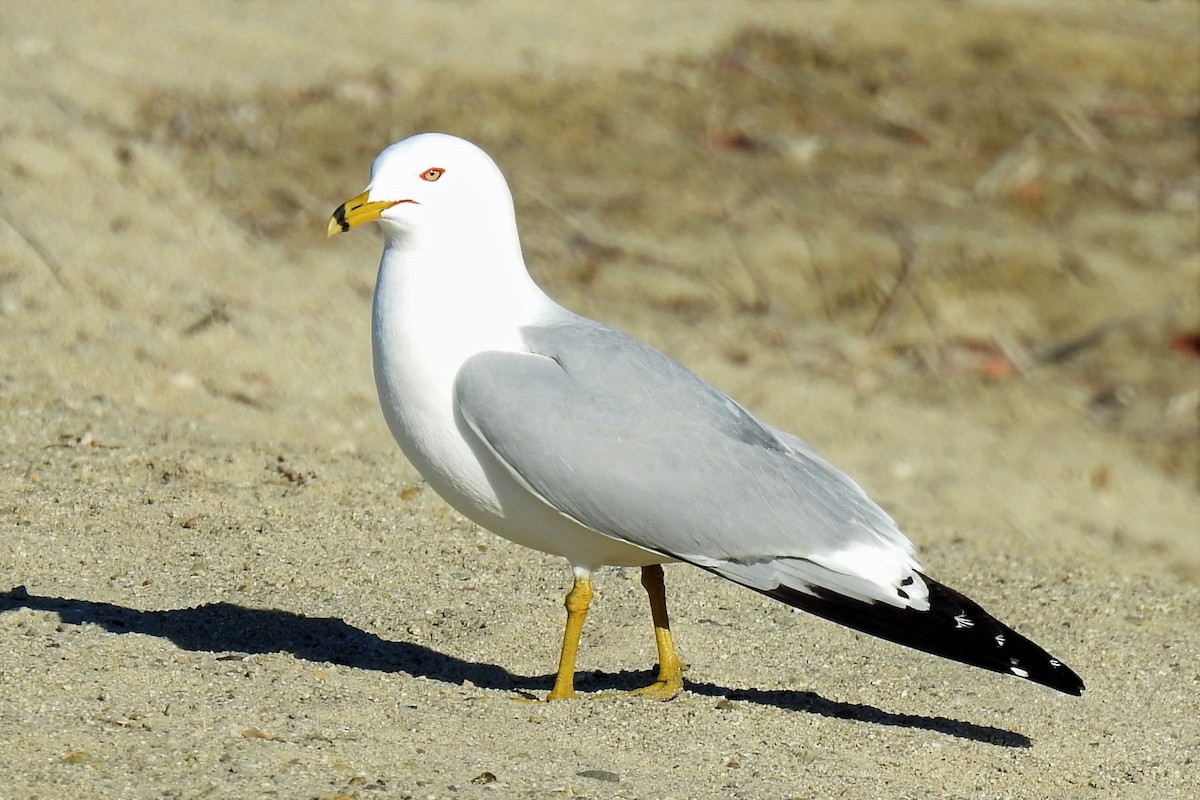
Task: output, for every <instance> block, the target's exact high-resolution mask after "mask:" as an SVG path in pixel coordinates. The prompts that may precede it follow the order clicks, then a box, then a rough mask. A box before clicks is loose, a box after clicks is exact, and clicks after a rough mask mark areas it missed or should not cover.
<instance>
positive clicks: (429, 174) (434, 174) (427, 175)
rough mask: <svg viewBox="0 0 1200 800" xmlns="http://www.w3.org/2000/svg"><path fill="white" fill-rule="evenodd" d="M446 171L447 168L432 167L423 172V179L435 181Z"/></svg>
mask: <svg viewBox="0 0 1200 800" xmlns="http://www.w3.org/2000/svg"><path fill="white" fill-rule="evenodd" d="M445 172H446V170H444V169H442V168H441V167H430V168H429V169H427V170H425V171H424V172H422V173H421V180H423V181H429V182H430V183H433V182H434V181H436V180H437V179H438V178H440V177H442V175H443V174H445Z"/></svg>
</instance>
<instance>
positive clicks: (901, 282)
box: [867, 219, 930, 336]
mask: <svg viewBox="0 0 1200 800" xmlns="http://www.w3.org/2000/svg"><path fill="white" fill-rule="evenodd" d="M883 227H884V228H885V229H886V230H887V232H888V234H889V235H890V236H891V237H892V240H893V241H895V242H896V246H897V248H899V251H900V271H899V273H898V274H897V275H896V282H895V283H894V284H892V290H891V291H890V292H888V295H887V297H885V298H884V301H883V305H882V306H880V307H879V312H878V313H876V315H875V319H874V320H872V322H871V325H870V327H868V328H867V335H868V336H876V335H878V334H879V333H881V332H882V331H883V329H884V328H885V327H887V326H888V325H889V324H890V323H891V321H892V317H894V316H895V314H896V309H897V308H899V306H900V291H901V290H902V289H907V290H908V292H909V294H911V295H912V296H913V299H914V300H916V302H917V305H918V306H920V308H921V312H922V313H923V314H925V316H926V318H927V319H929V318H930V316H929V312H928V310H927V309H926V308H925V307H924V305H923V304H921V301H920V299H919V298H917V296H916V293H915V292H914V291H913V290H912V289H911V287H910V285H909V284H911V283H912V281H913V280H914V277H915V275H916V269H915V267H914V265H915V264H916V259H917V245H916V242H914V241H913V238H912V234H911V233H910V232H909V230H908V226H907V225H905V224H904V223H902V222H900V221H899V220H895V219H889V220H884V223H883Z"/></svg>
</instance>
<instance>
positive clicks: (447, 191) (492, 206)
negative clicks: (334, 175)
mask: <svg viewBox="0 0 1200 800" xmlns="http://www.w3.org/2000/svg"><path fill="white" fill-rule="evenodd" d="M375 220H378V221H379V222H380V224H381V225H383V227H384V232H385V234H386V235H387V236H389V237H392V236H398V235H403V234H405V233H410V232H413V231H420V230H429V229H433V228H443V227H457V228H458V229H459V231H458V232H459V235H470V234H469V233H468V231H466V230H465V229H463V227H462V221H463V220H471V221H472V228H473V229H475V230H476V231H478V230H479V227H480V226H481V225H486V224H488V223H491V224H495V225H501V226H504V227H506V228H515V222H514V221H513V208H512V195H511V194H510V193H509V191H508V184H507V183H506V182H505V180H504V176H503V175H502V174H501V173H500V169H499V168H498V167H497V166H496V164H495V162H493V161H492V159H491V158H490V157H489V156H488V154H487V153H485V152H483V151H482V150H480V149H479V148H478V147H476V146H475V145H473V144H471V143H470V142H468V141H466V140H465V139H459V138H458V137H456V136H449V135H447V134H444V133H421V134H418V135H416V136H410V137H409V138H407V139H405V140H403V141H400V142H397V143H396V144H394V145H392V146H391V147H388V148H387V149H386V150H384V151H383V152H382V153H380V154H379V155H378V156H376V157H375V161H374V162H372V164H371V181H370V183H369V184H368V185H367V189H366V191H364V192H363V193H362V194H360V195H358V196H357V197H352V198H351V199H349V200H347V201H346V202H345V203H343V204H342V205H340V206H338V208H337V210H336V211H334V212H333V216H332V217H331V218H330V220H329V228H328V232H329V235H330V236H333V235H334V234H335V233H343V232H345V231H348V230H350V229H351V228H354V227H357V226H359V225H361V224H363V223H365V222H373V221H375Z"/></svg>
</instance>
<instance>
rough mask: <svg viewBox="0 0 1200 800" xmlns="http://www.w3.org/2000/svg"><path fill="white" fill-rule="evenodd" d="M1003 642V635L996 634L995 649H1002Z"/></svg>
mask: <svg viewBox="0 0 1200 800" xmlns="http://www.w3.org/2000/svg"><path fill="white" fill-rule="evenodd" d="M1004 641H1005V640H1004V634H1003V633H997V634H996V647H1004Z"/></svg>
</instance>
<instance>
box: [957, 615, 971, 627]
mask: <svg viewBox="0 0 1200 800" xmlns="http://www.w3.org/2000/svg"><path fill="white" fill-rule="evenodd" d="M954 627H955V628H956V629H957V628H974V627H975V622H974V621H973V620H972V619H971V618H970V617H968V616H967V615H966V614H956V615H955V616H954Z"/></svg>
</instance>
